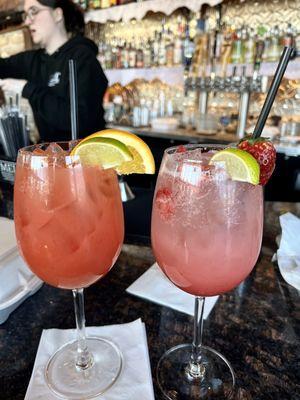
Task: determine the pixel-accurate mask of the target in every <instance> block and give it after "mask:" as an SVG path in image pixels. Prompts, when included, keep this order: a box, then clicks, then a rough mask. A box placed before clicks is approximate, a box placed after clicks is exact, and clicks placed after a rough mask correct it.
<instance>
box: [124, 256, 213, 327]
mask: <svg viewBox="0 0 300 400" xmlns="http://www.w3.org/2000/svg"><path fill="white" fill-rule="evenodd" d="M126 291H127V292H128V293H131V294H133V295H136V296H138V297H142V298H143V299H147V300H150V301H153V302H154V303H158V304H162V305H163V306H167V307H170V308H172V309H173V310H177V311H181V312H183V313H186V314H189V315H192V316H193V315H194V305H195V297H194V296H192V295H191V294H188V293H186V292H184V291H182V290H180V289H179V288H178V287H176V286H175V285H173V283H171V282H170V281H169V279H168V278H167V277H166V276H165V275H164V273H163V272H162V271H161V269H160V268H159V266H158V265H157V263H155V264H153V265H152V267H151V268H149V269H148V270H147V271H146V272H145V273H144V274H143V275H142V276H140V277H139V278H138V279H137V280H136V281H135V282H133V283H132V284H131V285H130V286H129V287H128V288H127V289H126ZM218 297H219V296H213V297H206V299H205V307H204V314H203V317H204V319H206V318H207V317H208V316H209V313H210V312H211V310H212V308H213V307H214V305H215V303H216V301H217V300H218Z"/></svg>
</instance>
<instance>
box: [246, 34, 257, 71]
mask: <svg viewBox="0 0 300 400" xmlns="http://www.w3.org/2000/svg"><path fill="white" fill-rule="evenodd" d="M254 56H255V31H254V29H253V28H250V29H249V30H248V31H247V37H246V40H245V42H244V62H245V63H246V64H253V63H254Z"/></svg>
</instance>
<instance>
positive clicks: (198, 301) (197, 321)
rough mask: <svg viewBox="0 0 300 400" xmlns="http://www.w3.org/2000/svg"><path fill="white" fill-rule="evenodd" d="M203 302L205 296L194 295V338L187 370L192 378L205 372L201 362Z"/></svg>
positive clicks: (201, 375)
mask: <svg viewBox="0 0 300 400" xmlns="http://www.w3.org/2000/svg"><path fill="white" fill-rule="evenodd" d="M204 304H205V297H198V296H197V297H195V315H194V340H193V343H192V355H191V362H190V365H189V371H188V372H189V374H190V375H191V376H192V377H193V378H201V377H203V376H204V372H205V367H204V364H203V363H202V362H201V347H202V335H203V312H204Z"/></svg>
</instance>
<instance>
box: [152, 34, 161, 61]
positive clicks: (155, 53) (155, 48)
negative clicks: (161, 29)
mask: <svg viewBox="0 0 300 400" xmlns="http://www.w3.org/2000/svg"><path fill="white" fill-rule="evenodd" d="M159 38H160V36H159V33H158V32H157V31H155V34H154V39H153V43H152V66H153V67H157V66H158V52H159Z"/></svg>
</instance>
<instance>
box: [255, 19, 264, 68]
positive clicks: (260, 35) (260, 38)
mask: <svg viewBox="0 0 300 400" xmlns="http://www.w3.org/2000/svg"><path fill="white" fill-rule="evenodd" d="M265 34H266V30H265V28H264V27H259V28H258V30H257V38H256V43H255V57H254V70H255V71H259V70H260V66H261V63H262V61H263V54H264V52H265V40H264V39H265Z"/></svg>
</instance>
